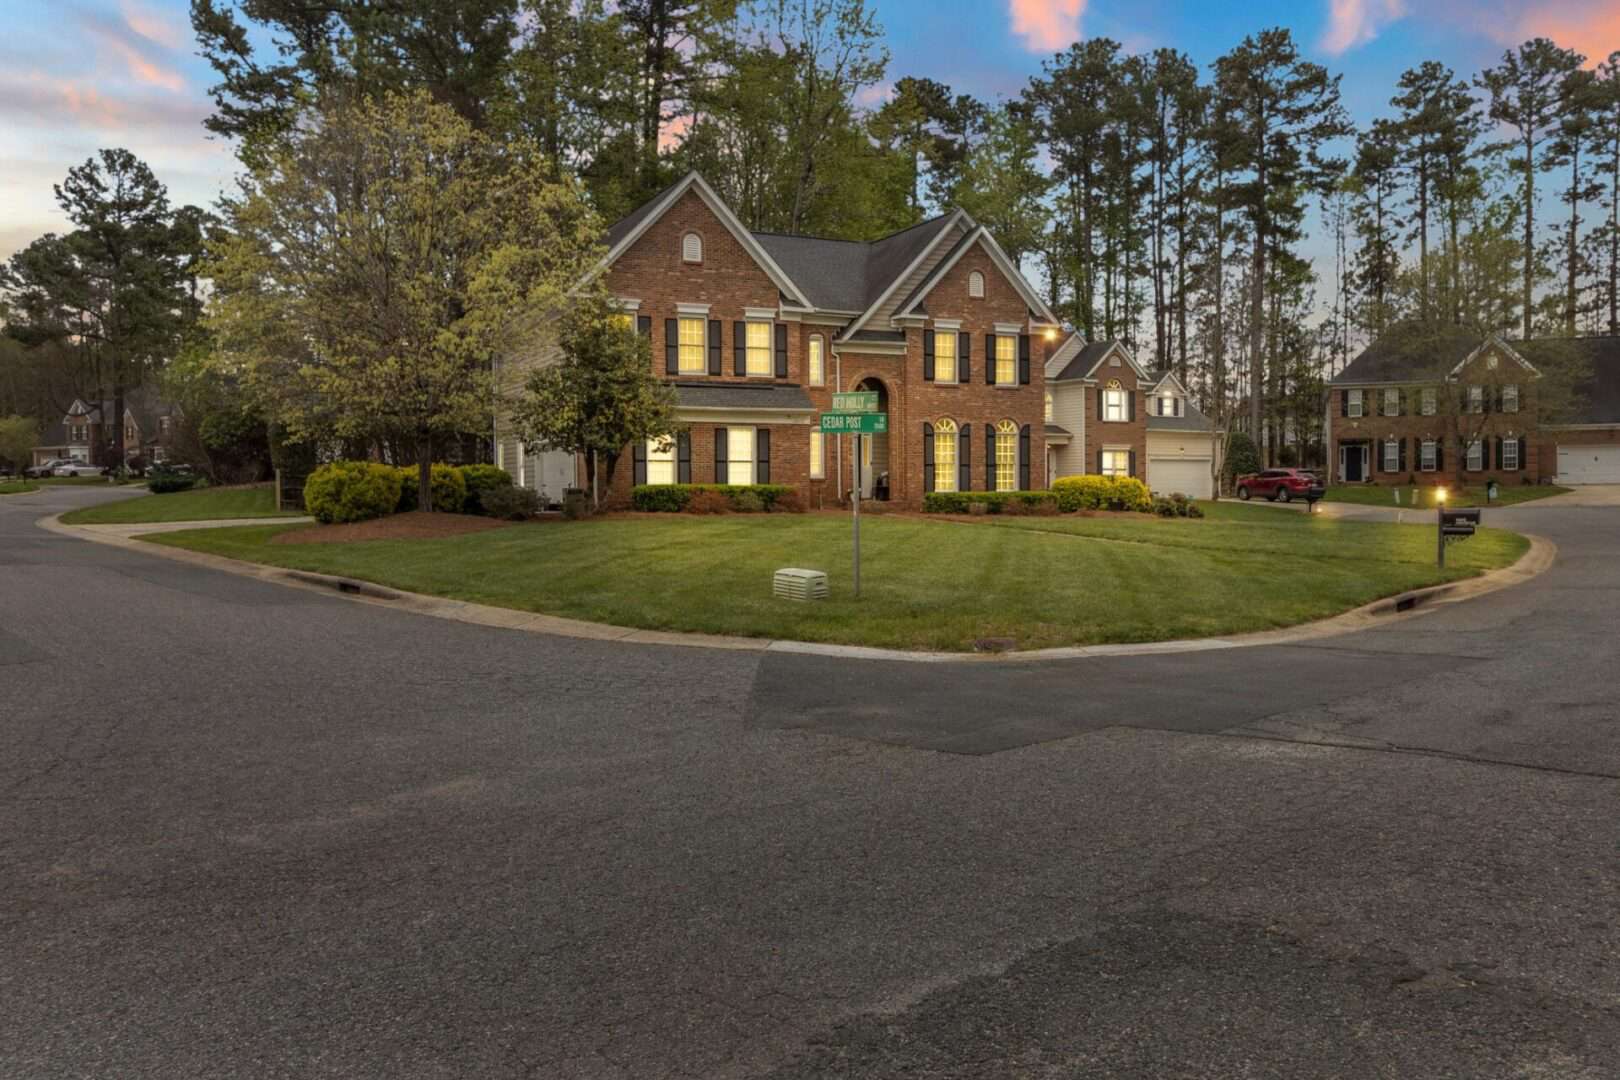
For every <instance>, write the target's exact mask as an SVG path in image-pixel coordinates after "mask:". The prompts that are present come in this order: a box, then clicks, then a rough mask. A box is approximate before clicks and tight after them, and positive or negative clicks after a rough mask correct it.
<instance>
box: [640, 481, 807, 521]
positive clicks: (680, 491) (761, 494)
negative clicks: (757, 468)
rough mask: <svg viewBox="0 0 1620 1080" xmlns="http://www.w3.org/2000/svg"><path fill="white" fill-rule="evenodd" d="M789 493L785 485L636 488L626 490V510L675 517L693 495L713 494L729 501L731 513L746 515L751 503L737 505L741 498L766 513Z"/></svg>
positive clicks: (658, 485)
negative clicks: (627, 492) (672, 515)
mask: <svg viewBox="0 0 1620 1080" xmlns="http://www.w3.org/2000/svg"><path fill="white" fill-rule="evenodd" d="M793 490H794V489H793V488H792V487H791V486H790V485H788V484H637V485H636V486H635V487H633V488H631V489H630V506H631V508H632V509H634V510H640V511H642V512H643V513H661V514H678V513H680V512H681V511H682V510H684V509H686V504H687V502H688V500H690V499H691V498H692V496H693V495H695V494H697V493H698V492H700V491H714V492H718V493H720V494H721V495H724V496H725V497H726V498H727V499H728V500H730V502H731V508H732V509H733V510H737V511H739V512H747V509H751V508H752V507H751V504H752V502H753V500H752V499H744V500H743V501H742V504H741V505H738V502H737V499H738V496H740V495H745V494H747V495H753V496H754V497H756V498H758V499H759V504H760V508H762V509H765V510H769V509H771V507H773V506H774V505H776V500H777V499H779V498H781V497H782V496H783V495H787V494H789V493H790V492H792V491H793ZM745 508H747V509H745Z"/></svg>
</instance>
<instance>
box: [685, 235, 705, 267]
mask: <svg viewBox="0 0 1620 1080" xmlns="http://www.w3.org/2000/svg"><path fill="white" fill-rule="evenodd" d="M681 261H682V262H689V263H700V262H702V261H703V237H701V236H699V235H698V234H697V233H695V232H689V233H687V234H686V235H685V236H683V237H681Z"/></svg>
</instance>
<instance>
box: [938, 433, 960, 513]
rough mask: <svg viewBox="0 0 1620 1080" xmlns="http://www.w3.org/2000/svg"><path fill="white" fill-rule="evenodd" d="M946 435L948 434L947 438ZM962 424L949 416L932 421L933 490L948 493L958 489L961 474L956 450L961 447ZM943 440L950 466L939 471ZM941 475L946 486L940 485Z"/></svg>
mask: <svg viewBox="0 0 1620 1080" xmlns="http://www.w3.org/2000/svg"><path fill="white" fill-rule="evenodd" d="M946 436H949V438H948V439H947V438H946ZM961 438H962V426H961V425H960V424H958V423H957V422H956V421H955V420H952V419H950V418H949V417H942V418H941V419H939V420H936V421H934V490H935V491H939V492H944V493H946V494H949V493H950V492H953V491H957V490H959V484H958V478H959V477H960V476H961V469H962V463H961V461H960V460H958V450H959V448H960V447H961V445H962V443H961ZM942 440H943V441H944V442H945V444H946V446H948V447H949V450H948V453H949V454H950V459H951V463H950V468H948V469H945V470H944V472H943V473H941V469H942V468H943V466H944V462H943V461H942V460H941V457H940V443H941V441H942ZM942 476H943V479H944V482H945V484H948V485H949V486H948V487H944V486H941V478H942Z"/></svg>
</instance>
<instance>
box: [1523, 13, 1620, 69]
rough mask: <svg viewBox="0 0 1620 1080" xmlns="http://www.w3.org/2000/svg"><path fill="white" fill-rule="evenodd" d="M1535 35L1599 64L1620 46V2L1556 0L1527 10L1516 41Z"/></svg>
mask: <svg viewBox="0 0 1620 1080" xmlns="http://www.w3.org/2000/svg"><path fill="white" fill-rule="evenodd" d="M1533 37H1544V38H1550V39H1551V40H1553V41H1555V42H1557V43H1558V44H1559V45H1562V46H1563V47H1564V48H1566V49H1574V50H1575V51H1576V52H1578V53H1581V54H1582V55H1584V56H1585V57H1586V66H1587V67H1596V66H1597V65H1598V64H1600V63H1602V62H1603V61H1605V60H1607V59H1608V58H1609V54H1610V53H1612V52H1615V51H1616V50H1620V6H1617V5H1616V4H1615V3H1614V2H1613V0H1586V2H1584V3H1583V2H1581V0H1554V2H1551V3H1547V4H1545V5H1544V6H1542V7H1540V8H1533V9H1532V10H1530V11H1527V12H1525V13H1524V16H1523V18H1521V19H1520V20H1519V24H1518V31H1517V33H1516V34H1515V35H1514V41H1513V44H1517V43H1518V42H1520V41H1524V40H1527V39H1529V38H1533Z"/></svg>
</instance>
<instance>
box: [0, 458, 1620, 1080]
mask: <svg viewBox="0 0 1620 1080" xmlns="http://www.w3.org/2000/svg"><path fill="white" fill-rule="evenodd" d="M107 497H116V495H114V494H112V493H107V492H102V491H99V490H86V489H53V490H50V491H48V492H42V493H40V494H39V495H34V496H26V497H23V498H24V499H26V500H27V502H26V503H25V502H22V501H20V500H15V499H13V500H0V740H3V741H4V746H5V747H6V753H4V754H0V820H4V821H5V828H4V829H0V1075H4V1076H7V1077H13V1076H15V1077H69V1076H73V1077H80V1076H92V1075H93V1076H120V1077H148V1076H149V1077H165V1078H170V1077H216V1076H222V1075H235V1076H255V1077H256V1076H296V1077H323V1076H332V1077H373V1076H376V1077H461V1076H479V1077H518V1076H538V1077H548V1078H551V1077H636V1078H644V1077H664V1076H684V1077H704V1078H726V1077H827V1076H858V1077H889V1076H922V1075H926V1076H935V1077H962V1078H968V1077H973V1078H979V1077H1048V1076H1063V1077H1073V1076H1082V1077H1089V1076H1096V1077H1116V1076H1142V1077H1166V1076H1198V1077H1222V1076H1245V1077H1258V1076H1286V1077H1375V1076H1390V1075H1400V1076H1469V1077H1523V1076H1548V1077H1552V1076H1557V1077H1560V1078H1563V1077H1592V1078H1596V1077H1606V1076H1612V1075H1613V1062H1614V1061H1616V1060H1620V1016H1617V1008H1620V1004H1617V1003H1620V921H1617V920H1616V919H1615V915H1614V897H1615V896H1616V895H1617V889H1620V860H1617V855H1616V845H1615V817H1616V809H1617V807H1620V722H1617V716H1616V712H1617V710H1616V706H1615V694H1614V690H1613V686H1612V667H1613V657H1614V647H1613V634H1612V633H1610V632H1609V628H1610V627H1612V626H1613V622H1614V597H1615V596H1616V595H1617V594H1620V557H1617V556H1620V509H1605V508H1588V507H1546V506H1539V507H1522V508H1518V509H1516V510H1515V511H1514V513H1515V518H1514V522H1515V524H1517V525H1519V527H1521V528H1525V529H1527V530H1530V531H1535V532H1537V533H1540V534H1542V535H1546V536H1548V537H1550V538H1552V539H1553V540H1554V541H1556V542H1557V543H1558V545H1559V547H1560V558H1559V560H1558V563H1557V564H1556V565H1555V566H1554V567H1553V569H1551V570H1550V571H1548V572H1547V573H1546V574H1544V575H1542V576H1541V577H1540V578H1538V579H1537V580H1536V581H1535V582H1533V583H1532V584H1530V585H1528V586H1525V587H1522V588H1519V589H1513V590H1507V591H1503V592H1497V593H1494V594H1491V595H1489V596H1487V597H1484V598H1482V599H1479V600H1475V601H1470V602H1467V603H1462V604H1452V605H1441V606H1439V607H1436V608H1434V609H1433V610H1431V611H1430V612H1428V613H1426V614H1422V615H1420V616H1417V617H1414V618H1409V619H1403V620H1401V621H1399V622H1395V623H1391V624H1389V625H1388V626H1386V627H1383V628H1380V629H1377V630H1373V631H1368V632H1365V633H1361V634H1357V635H1354V636H1347V637H1342V638H1336V639H1331V640H1327V641H1322V642H1316V643H1311V644H1306V645H1295V646H1288V647H1269V648H1254V649H1241V650H1229V651H1221V652H1208V653H1199V654H1184V655H1173V656H1139V657H1126V658H1112V659H1088V660H1083V661H1075V662H1068V663H1061V664H1044V665H1007V666H995V667H993V668H989V667H986V666H982V665H981V666H950V665H920V664H891V663H872V662H861V661H850V660H838V661H835V660H831V659H827V658H821V657H801V656H794V655H791V654H753V653H729V652H721V651H711V650H689V649H680V648H669V647H660V646H651V645H625V644H621V643H610V642H595V641H586V640H563V639H553V638H545V637H539V636H536V635H531V634H519V633H511V632H506V631H501V630H498V629H492V628H486V627H478V626H471V625H467V624H461V623H454V622H447V621H442V620H435V619H428V618H424V617H420V616H415V615H411V614H409V613H405V612H401V611H396V610H391V609H387V608H380V607H375V606H370V605H363V604H355V603H351V602H348V601H345V600H343V599H341V598H337V597H328V596H326V595H323V594H318V593H314V592H309V591H304V590H295V589H288V588H283V587H279V586H276V585H272V584H269V583H266V582H262V581H258V580H252V579H247V578H242V577H237V576H233V575H225V574H219V573H216V572H213V571H209V570H206V569H202V568H198V567H194V566H190V565H187V564H181V563H176V562H172V561H170V560H166V559H162V558H157V557H151V556H146V555H144V554H142V553H140V552H130V551H125V550H122V549H115V548H110V547H105V546H101V545H95V544H90V543H87V542H83V541H79V540H76V539H72V538H68V537H63V536H59V535H56V534H51V533H47V532H44V531H43V530H40V529H38V528H37V527H36V526H35V525H34V524H33V522H34V520H35V519H36V518H37V517H39V516H40V515H41V514H43V513H46V512H50V511H53V510H56V509H62V508H66V507H68V506H71V505H80V504H82V503H84V502H86V501H89V500H92V499H101V498H107Z"/></svg>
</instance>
